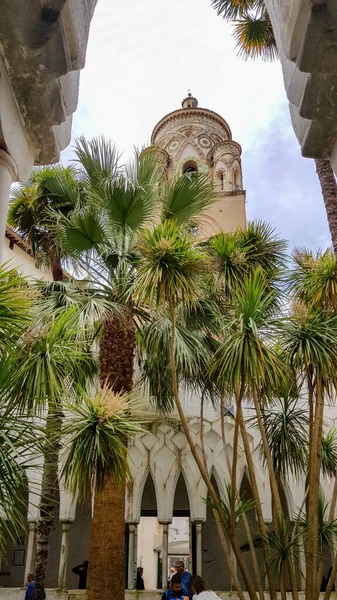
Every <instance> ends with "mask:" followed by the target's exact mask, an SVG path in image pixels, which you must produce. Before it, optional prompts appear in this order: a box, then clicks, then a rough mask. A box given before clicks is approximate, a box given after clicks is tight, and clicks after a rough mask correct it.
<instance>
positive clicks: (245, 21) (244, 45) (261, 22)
mask: <svg viewBox="0 0 337 600" xmlns="http://www.w3.org/2000/svg"><path fill="white" fill-rule="evenodd" d="M211 3H212V5H213V7H214V8H215V10H216V11H217V13H218V15H222V16H223V18H224V19H226V20H227V21H233V23H234V38H235V40H236V43H237V44H236V47H237V48H238V50H239V52H238V54H239V55H241V56H243V58H245V59H247V58H253V59H255V58H262V59H263V60H267V61H273V60H275V59H277V58H278V53H277V47H276V40H275V37H274V33H273V29H272V26H271V21H270V18H269V15H268V12H267V10H266V8H265V2H264V0H212V2H211Z"/></svg>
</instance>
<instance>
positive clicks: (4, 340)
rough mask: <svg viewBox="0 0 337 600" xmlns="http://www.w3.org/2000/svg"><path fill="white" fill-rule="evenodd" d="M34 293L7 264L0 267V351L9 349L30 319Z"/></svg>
mask: <svg viewBox="0 0 337 600" xmlns="http://www.w3.org/2000/svg"><path fill="white" fill-rule="evenodd" d="M33 300H34V293H33V292H32V291H31V290H29V289H28V287H27V283H26V281H25V280H24V279H23V278H22V277H20V276H19V275H18V274H17V271H16V270H15V269H12V268H10V267H9V265H8V264H4V265H1V266H0V350H3V349H4V348H6V347H7V348H8V347H11V346H12V345H13V343H14V342H15V340H16V339H17V338H18V337H19V336H21V335H22V333H23V332H24V330H25V327H26V326H27V325H28V323H29V321H30V319H31V305H32V301H33Z"/></svg>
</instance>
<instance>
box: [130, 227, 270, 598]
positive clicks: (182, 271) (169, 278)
mask: <svg viewBox="0 0 337 600" xmlns="http://www.w3.org/2000/svg"><path fill="white" fill-rule="evenodd" d="M138 252H139V254H140V256H141V260H140V263H139V266H138V270H137V274H136V283H135V285H136V290H137V297H138V298H139V299H140V301H141V302H147V303H148V305H149V306H150V307H151V306H153V305H155V306H158V307H160V308H161V310H167V311H168V313H169V315H170V318H171V339H170V345H169V355H170V367H171V376H172V389H173V396H174V401H175V404H176V408H177V410H178V414H179V417H180V420H181V422H182V425H183V430H184V433H185V435H186V437H187V440H188V443H189V445H190V448H191V452H192V454H193V457H194V459H195V461H196V463H197V465H198V468H199V471H200V473H201V476H202V477H203V479H204V481H205V483H206V486H207V488H208V491H209V493H210V498H211V501H212V505H213V507H214V509H215V510H216V512H217V514H218V516H219V519H220V521H221V523H222V525H223V527H224V528H225V530H226V529H227V526H228V523H227V521H226V519H224V514H223V511H222V509H221V506H220V503H219V498H218V497H217V494H216V492H215V490H214V487H213V485H212V483H211V481H210V479H209V475H208V473H207V470H206V469H205V465H204V462H203V461H202V458H201V457H200V456H199V454H198V451H197V449H196V447H195V445H194V443H193V439H192V437H191V434H190V432H189V428H188V424H187V421H186V417H185V415H184V411H183V407H182V404H181V400H180V396H179V385H178V377H177V368H176V357H175V335H176V324H177V314H178V310H179V305H180V304H181V302H185V303H186V302H187V303H190V304H192V305H193V304H194V303H195V302H197V299H198V298H199V297H200V293H201V287H200V274H201V271H202V268H205V267H203V265H205V264H206V265H209V261H210V260H212V259H211V257H210V256H207V254H205V251H204V250H202V249H201V248H198V246H197V245H196V244H195V240H193V239H192V238H191V237H190V236H189V235H188V233H186V232H184V231H183V230H182V229H181V228H179V227H178V226H177V225H176V224H175V223H165V222H164V223H162V224H160V225H158V226H157V227H156V228H155V229H149V230H148V231H147V232H146V233H144V234H143V235H142V237H141V239H140V241H139V243H138ZM208 268H209V267H208ZM255 285H256V286H257V287H258V289H259V293H260V295H261V293H262V287H263V286H262V285H260V287H259V286H258V283H255ZM263 293H265V289H264V287H263ZM272 296H273V298H272V299H270V298H269V299H268V300H267V299H266V300H265V305H264V307H265V312H266V311H267V312H268V306H269V304H270V303H271V302H274V294H272ZM236 300H237V299H236ZM249 302H251V300H250V301H249ZM249 302H248V304H249ZM238 312H240V311H238ZM262 312H263V311H261V307H259V308H258V309H257V313H256V314H259V313H260V314H262ZM247 313H248V311H247ZM263 314H265V313H263ZM240 315H241V312H240ZM228 319H229V321H230V325H229V326H228V327H229V332H230V331H231V329H232V327H233V314H232V313H231V316H230V317H228ZM239 321H240V327H239V329H241V330H242V320H241V316H240V317H239ZM247 322H252V315H249V316H248V315H247ZM233 343H234V342H233ZM228 347H229V340H228V339H227V340H226V343H224V345H223V347H222V345H221V350H222V351H224V349H225V348H227V349H228ZM235 347H238V348H239V347H241V345H240V344H239V343H238V344H235ZM242 347H244V343H243V344H242ZM219 352H220V348H219V349H218V350H217V352H216V356H217V355H218V353H219ZM252 352H253V351H252ZM266 352H267V350H266ZM255 356H256V352H254V357H255ZM269 356H270V355H269ZM267 357H268V353H267V354H266V357H264V365H263V369H262V365H261V369H258V370H257V371H258V374H259V375H260V376H262V373H264V374H266V377H267V378H268V376H269V377H274V374H273V373H272V372H275V371H277V363H275V361H274V359H271V358H269V362H268V360H266V358H267ZM266 362H267V364H268V365H269V367H268V369H267V368H266V364H265V363H266ZM243 363H244V364H250V361H249V360H245V361H242V364H243ZM238 364H241V363H240V360H239V359H238ZM228 371H229V372H230V373H231V374H233V373H239V369H238V370H236V367H235V365H233V364H230V368H229V367H228ZM216 372H217V375H218V377H219V378H220V377H221V364H220V363H217V366H216ZM219 372H220V375H219ZM255 372H256V371H255ZM250 373H251V371H250ZM238 376H239V375H238ZM226 385H227V384H226ZM232 389H234V390H235V393H236V395H237V403H238V405H240V403H241V401H242V397H243V391H244V389H245V385H242V382H240V384H236V385H235V386H233V388H232ZM238 422H239V423H240V424H241V423H242V419H240V420H238ZM241 433H242V437H244V434H245V429H244V426H243V429H242V432H241ZM246 439H247V436H246ZM248 448H249V443H248ZM248 452H249V458H251V455H250V450H248ZM233 465H234V466H233V470H234V471H236V463H235V461H234V459H233ZM252 471H254V469H252ZM254 478H255V474H254V472H252V474H251V479H254ZM253 485H254V484H253ZM255 485H256V484H255ZM231 494H232V501H231V505H232V506H231V521H232V523H234V522H235V502H236V501H235V498H236V489H235V478H232V483H231ZM256 497H257V504H259V499H258V495H257V496H256ZM233 498H234V501H233ZM254 499H255V498H254ZM257 510H258V511H259V513H260V516H261V519H260V521H261V527H262V528H263V531H264V532H265V531H266V530H265V525H264V522H263V517H262V512H261V509H260V508H258V507H257ZM229 537H230V541H231V544H232V547H233V550H234V553H235V557H236V559H237V561H238V564H239V567H240V570H241V572H242V575H243V578H244V581H245V584H246V587H247V590H248V592H249V595H250V597H251V598H252V599H255V598H256V592H255V589H254V587H253V585H252V583H251V581H250V578H249V576H248V572H247V569H246V566H245V564H244V561H243V559H242V556H241V551H240V549H239V547H238V545H237V542H236V536H235V534H234V531H233V530H232V525H231V526H230V528H229ZM265 548H266V545H265ZM223 549H224V552H225V555H226V551H227V548H226V546H225V545H223ZM266 554H268V549H267V548H266ZM267 560H268V556H267ZM266 563H267V561H266ZM267 568H268V563H267ZM269 579H270V589H271V592H272V590H273V587H274V584H273V577H272V573H271V568H270V561H269Z"/></svg>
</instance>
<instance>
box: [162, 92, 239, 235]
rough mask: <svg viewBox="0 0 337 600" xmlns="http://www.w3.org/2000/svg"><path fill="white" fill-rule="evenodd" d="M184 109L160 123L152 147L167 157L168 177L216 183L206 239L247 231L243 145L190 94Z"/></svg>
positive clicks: (215, 116) (175, 111)
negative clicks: (190, 177)
mask: <svg viewBox="0 0 337 600" xmlns="http://www.w3.org/2000/svg"><path fill="white" fill-rule="evenodd" d="M181 105H182V108H180V109H178V110H174V111H173V112H170V113H168V114H167V115H165V116H164V117H163V118H162V119H160V121H159V122H158V123H157V124H156V126H155V127H154V129H153V132H152V136H151V143H152V146H154V147H155V148H157V149H158V150H159V149H160V151H161V156H162V155H163V154H165V156H166V161H165V162H166V165H167V166H166V175H167V177H168V178H169V179H172V178H177V177H180V176H181V175H185V174H191V173H194V172H199V173H204V174H207V175H208V176H209V178H210V179H211V180H212V181H213V183H214V185H215V187H216V190H217V195H218V198H219V200H218V201H217V202H216V203H214V204H213V205H212V207H211V208H210V209H209V210H208V225H207V237H208V236H210V235H214V234H215V233H217V232H219V231H233V230H234V229H237V227H245V223H246V215H245V192H244V191H243V189H242V172H241V158H240V157H241V147H240V145H239V144H238V143H237V142H234V141H233V139H232V132H231V130H230V127H229V125H228V123H227V122H226V121H225V119H224V118H223V117H221V115H219V114H218V113H216V112H214V111H212V110H210V109H208V108H201V107H199V105H198V100H197V98H195V97H194V96H192V94H191V93H189V94H188V96H187V97H186V98H184V99H183V101H182V103H181Z"/></svg>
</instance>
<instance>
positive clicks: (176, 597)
mask: <svg viewBox="0 0 337 600" xmlns="http://www.w3.org/2000/svg"><path fill="white" fill-rule="evenodd" d="M161 600H189V595H188V592H187V590H185V589H184V587H183V585H182V581H181V577H180V575H178V573H175V574H174V575H172V578H171V583H170V587H169V589H168V590H165V592H164V593H163V595H162V597H161Z"/></svg>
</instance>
